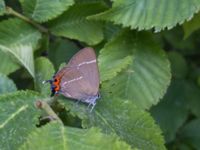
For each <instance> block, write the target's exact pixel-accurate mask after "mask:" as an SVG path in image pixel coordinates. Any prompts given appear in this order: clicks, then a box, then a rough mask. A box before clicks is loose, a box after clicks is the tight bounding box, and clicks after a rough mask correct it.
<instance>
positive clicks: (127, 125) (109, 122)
mask: <svg viewBox="0 0 200 150" xmlns="http://www.w3.org/2000/svg"><path fill="white" fill-rule="evenodd" d="M102 88H103V87H102ZM103 89H104V88H103ZM101 97H102V98H101V99H100V100H99V101H97V105H96V106H95V108H94V109H93V111H92V112H89V110H88V109H87V106H84V105H81V104H79V106H75V105H74V103H73V102H72V101H69V100H66V99H64V98H62V99H61V98H60V99H59V100H60V102H61V103H63V104H64V105H65V107H66V109H68V110H70V112H71V114H72V115H77V116H78V117H79V118H81V119H82V120H83V127H84V128H88V127H93V126H96V127H99V128H101V129H102V130H103V132H104V133H106V134H108V133H115V134H117V135H118V136H119V137H120V138H121V139H122V140H124V141H126V142H127V143H128V144H130V145H131V146H132V148H138V149H148V150H151V149H159V150H162V149H165V147H164V140H163V137H162V136H161V131H160V129H159V127H158V126H157V125H156V124H155V123H154V120H153V119H152V117H151V116H150V115H149V113H147V112H145V111H143V110H141V109H139V108H138V107H136V106H135V105H134V104H133V103H132V102H131V101H128V100H126V99H119V98H117V97H108V96H107V95H106V94H105V93H104V92H102V89H101Z"/></svg>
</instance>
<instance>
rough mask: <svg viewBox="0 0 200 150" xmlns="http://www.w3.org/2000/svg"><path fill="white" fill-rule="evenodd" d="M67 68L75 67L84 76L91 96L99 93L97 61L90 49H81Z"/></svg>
mask: <svg viewBox="0 0 200 150" xmlns="http://www.w3.org/2000/svg"><path fill="white" fill-rule="evenodd" d="M68 67H72V68H73V67H76V68H77V69H78V70H79V71H80V72H81V73H82V75H83V76H84V80H85V81H87V82H88V83H89V84H90V87H92V89H91V90H92V94H93V95H94V94H97V93H98V91H99V82H100V81H99V69H98V66H97V59H96V55H95V52H94V50H93V49H92V48H89V47H87V48H84V49H81V50H80V51H79V52H78V53H77V54H75V55H74V56H73V57H72V59H71V60H70V61H69V63H68Z"/></svg>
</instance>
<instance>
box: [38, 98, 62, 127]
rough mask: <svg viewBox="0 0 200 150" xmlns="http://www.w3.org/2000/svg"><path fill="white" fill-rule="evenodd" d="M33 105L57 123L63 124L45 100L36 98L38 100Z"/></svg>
mask: <svg viewBox="0 0 200 150" xmlns="http://www.w3.org/2000/svg"><path fill="white" fill-rule="evenodd" d="M35 105H36V107H37V108H40V109H43V110H45V111H46V112H47V114H48V115H49V116H51V117H53V118H54V119H56V120H57V121H58V122H59V123H61V124H63V122H62V121H61V120H60V118H59V117H58V116H57V115H56V113H55V112H54V111H53V110H52V109H51V107H50V106H49V104H48V103H47V102H45V101H41V100H38V101H36V103H35Z"/></svg>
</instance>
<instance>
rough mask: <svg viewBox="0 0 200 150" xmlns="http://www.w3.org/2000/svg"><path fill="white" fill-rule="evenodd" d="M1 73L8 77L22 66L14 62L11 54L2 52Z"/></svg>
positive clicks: (0, 55) (0, 58) (0, 52)
mask: <svg viewBox="0 0 200 150" xmlns="http://www.w3.org/2000/svg"><path fill="white" fill-rule="evenodd" d="M0 60H1V65H0V73H2V74H5V75H8V74H10V73H12V72H14V71H16V70H17V69H19V68H20V65H19V64H18V63H17V62H15V61H14V59H13V58H12V57H10V56H9V54H7V53H5V52H3V51H1V50H0Z"/></svg>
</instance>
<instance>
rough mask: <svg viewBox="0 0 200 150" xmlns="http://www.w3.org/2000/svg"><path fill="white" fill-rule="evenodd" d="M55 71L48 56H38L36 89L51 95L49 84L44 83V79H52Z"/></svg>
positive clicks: (36, 62)
mask: <svg viewBox="0 0 200 150" xmlns="http://www.w3.org/2000/svg"><path fill="white" fill-rule="evenodd" d="M54 73H55V70H54V67H53V65H52V64H51V62H50V61H49V60H48V59H47V58H45V57H39V58H37V59H36V61H35V89H36V90H37V91H39V92H41V93H42V94H46V95H50V94H51V90H50V88H49V84H48V83H46V84H43V81H45V80H49V79H51V78H52V76H53V75H54Z"/></svg>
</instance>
